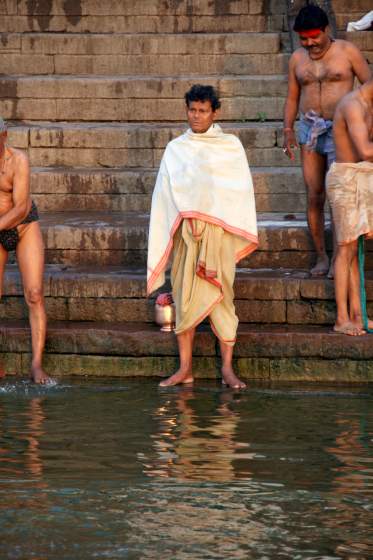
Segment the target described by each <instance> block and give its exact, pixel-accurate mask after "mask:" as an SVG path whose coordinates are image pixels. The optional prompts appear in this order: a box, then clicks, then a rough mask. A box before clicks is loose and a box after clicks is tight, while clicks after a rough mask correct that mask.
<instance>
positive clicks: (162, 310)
mask: <svg viewBox="0 0 373 560" xmlns="http://www.w3.org/2000/svg"><path fill="white" fill-rule="evenodd" d="M175 317H176V312H175V304H174V303H171V304H169V305H159V304H158V303H156V304H155V322H156V323H157V325H159V326H160V327H161V331H163V332H172V331H173V330H175Z"/></svg>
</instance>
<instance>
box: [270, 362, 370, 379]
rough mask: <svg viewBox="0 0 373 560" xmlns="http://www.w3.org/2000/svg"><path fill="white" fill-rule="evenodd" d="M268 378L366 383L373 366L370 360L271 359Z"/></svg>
mask: <svg viewBox="0 0 373 560" xmlns="http://www.w3.org/2000/svg"><path fill="white" fill-rule="evenodd" d="M270 378H271V379H272V380H281V381H308V382H312V381H329V382H333V383H350V382H351V383H352V382H358V383H364V382H365V383H366V382H371V381H372V379H373V367H372V363H371V362H369V361H368V362H366V361H363V360H361V361H352V360H333V361H330V360H307V359H301V358H299V359H296V358H292V359H284V360H271V361H270Z"/></svg>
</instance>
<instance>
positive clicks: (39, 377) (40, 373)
mask: <svg viewBox="0 0 373 560" xmlns="http://www.w3.org/2000/svg"><path fill="white" fill-rule="evenodd" d="M30 377H31V380H32V381H33V382H34V383H38V384H39V385H48V384H49V383H51V382H52V379H51V378H50V377H49V375H47V374H46V373H45V371H44V370H43V369H42V368H41V367H32V368H31V375H30Z"/></svg>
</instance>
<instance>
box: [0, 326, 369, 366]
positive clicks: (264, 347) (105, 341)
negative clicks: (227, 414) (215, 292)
mask: <svg viewBox="0 0 373 560" xmlns="http://www.w3.org/2000/svg"><path fill="white" fill-rule="evenodd" d="M237 335H238V336H237V342H236V345H235V357H236V358H240V357H241V358H243V357H253V358H268V357H276V358H297V357H299V358H301V357H303V358H305V357H315V358H323V359H326V360H333V359H344V358H352V359H355V360H357V361H359V360H367V359H372V358H373V345H372V337H371V335H369V334H366V335H363V336H360V337H348V336H346V335H343V334H339V333H336V332H334V331H333V330H332V327H331V326H322V325H312V324H310V325H306V326H304V325H263V324H259V325H258V324H245V323H241V324H239V326H238V333H237ZM196 336H197V340H196V346H195V355H196V356H216V355H217V352H216V345H215V335H214V334H213V333H212V331H211V329H210V328H209V326H208V325H202V326H200V327H199V328H198V329H197V333H196ZM100 337H102V338H100ZM1 339H3V340H2V343H3V344H2V346H1V353H3V354H5V353H6V352H25V351H26V352H28V351H29V350H30V348H31V341H30V340H29V339H30V328H29V325H28V323H27V321H24V320H16V321H12V320H5V321H4V320H3V321H1V323H0V340H1ZM17 344H18V348H17ZM126 344H127V347H130V351H128V350H126ZM150 348H151V349H152V351H149V349H150ZM46 351H47V352H55V353H59V354H80V355H97V354H105V355H108V356H134V357H135V356H177V355H178V353H177V343H176V337H175V336H174V334H173V333H163V332H161V331H160V329H159V327H158V326H157V325H153V324H149V323H125V324H124V323H109V322H102V323H92V322H81V321H76V322H73V321H60V322H59V321H56V322H52V321H50V322H49V323H48V332H47V345H46ZM1 353H0V356H1ZM372 366H373V364H372Z"/></svg>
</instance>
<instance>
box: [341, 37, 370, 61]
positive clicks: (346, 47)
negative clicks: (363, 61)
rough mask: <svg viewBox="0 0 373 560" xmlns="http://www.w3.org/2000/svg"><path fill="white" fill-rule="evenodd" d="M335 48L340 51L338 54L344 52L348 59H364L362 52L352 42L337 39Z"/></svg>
mask: <svg viewBox="0 0 373 560" xmlns="http://www.w3.org/2000/svg"><path fill="white" fill-rule="evenodd" d="M334 44H335V46H336V47H337V49H338V52H341V53H342V52H343V54H344V55H347V56H348V57H350V58H351V57H353V58H354V57H359V58H360V57H362V56H363V55H362V52H361V50H360V49H359V48H358V47H357V46H356V45H355V44H354V43H351V41H346V40H345V39H335V41H334Z"/></svg>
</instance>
